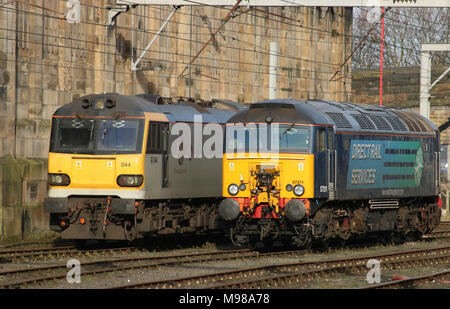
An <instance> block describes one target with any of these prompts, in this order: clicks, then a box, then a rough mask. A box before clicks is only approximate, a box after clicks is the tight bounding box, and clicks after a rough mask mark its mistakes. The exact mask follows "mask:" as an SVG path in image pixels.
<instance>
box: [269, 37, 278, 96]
mask: <svg viewBox="0 0 450 309" xmlns="http://www.w3.org/2000/svg"><path fill="white" fill-rule="evenodd" d="M277 72H278V43H277V42H270V58H269V99H276V98H277Z"/></svg>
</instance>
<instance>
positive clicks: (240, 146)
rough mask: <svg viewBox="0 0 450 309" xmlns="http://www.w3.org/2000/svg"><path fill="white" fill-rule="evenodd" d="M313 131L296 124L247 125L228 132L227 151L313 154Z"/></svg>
mask: <svg viewBox="0 0 450 309" xmlns="http://www.w3.org/2000/svg"><path fill="white" fill-rule="evenodd" d="M311 144H312V143H311V129H310V128H309V127H307V126H300V125H295V124H277V123H275V124H271V125H265V124H262V125H261V124H259V125H258V126H256V124H246V125H245V126H235V128H233V129H231V130H228V129H227V132H226V151H227V152H228V153H233V152H235V151H237V152H240V151H241V152H242V151H245V152H249V151H250V152H253V151H255V150H257V151H258V152H265V151H270V152H285V153H287V152H294V153H310V152H311Z"/></svg>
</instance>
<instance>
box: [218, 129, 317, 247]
mask: <svg viewBox="0 0 450 309" xmlns="http://www.w3.org/2000/svg"><path fill="white" fill-rule="evenodd" d="M229 126H234V125H232V124H230V125H229ZM233 131H235V132H236V133H234V132H233ZM239 134H240V135H241V138H239ZM252 135H253V136H252ZM312 136H313V128H312V126H309V125H305V124H295V123H270V124H264V123H260V124H258V123H254V124H251V123H247V124H246V125H241V126H239V125H238V126H234V128H233V130H231V129H229V130H227V138H226V143H227V147H226V151H227V152H226V153H225V155H224V160H223V196H224V197H225V199H224V200H223V201H222V202H221V204H220V205H219V215H220V217H221V218H222V219H224V220H225V222H228V224H229V226H228V228H229V231H230V236H231V240H232V241H233V242H234V243H236V244H245V243H248V242H250V243H254V242H256V241H259V240H261V241H264V242H266V243H270V242H272V241H273V240H274V239H277V238H280V239H282V240H287V241H294V242H295V243H296V245H298V246H301V245H303V243H306V242H307V241H308V237H307V236H306V235H308V229H309V227H308V225H307V224H305V223H307V216H308V213H309V199H311V198H313V197H314V154H313V153H312ZM252 143H253V146H252V145H251V144H252ZM267 145H270V147H265V146H267ZM239 148H240V149H239ZM252 148H255V149H256V150H257V151H251V149H252ZM263 148H270V149H269V151H260V150H261V149H263Z"/></svg>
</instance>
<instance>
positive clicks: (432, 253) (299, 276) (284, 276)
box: [114, 246, 450, 289]
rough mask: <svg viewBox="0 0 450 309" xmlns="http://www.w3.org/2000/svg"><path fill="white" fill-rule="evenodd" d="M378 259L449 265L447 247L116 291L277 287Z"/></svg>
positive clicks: (391, 263)
mask: <svg viewBox="0 0 450 309" xmlns="http://www.w3.org/2000/svg"><path fill="white" fill-rule="evenodd" d="M370 259H377V260H379V261H380V262H381V263H382V268H385V269H394V268H395V269H397V268H399V267H406V266H408V267H417V266H419V265H421V266H422V265H429V264H430V263H431V264H433V265H434V264H436V263H448V262H450V247H449V246H445V247H438V248H434V249H421V250H411V251H405V252H400V253H390V254H379V255H371V256H362V257H352V258H344V259H332V260H322V261H314V262H297V263H289V264H279V265H269V266H261V267H252V268H243V269H238V270H233V271H224V272H216V273H211V274H206V275H200V276H189V277H183V278H176V279H167V280H160V281H148V282H139V283H133V284H127V285H122V286H116V287H114V288H116V289H129V288H177V289H179V288H216V289H217V288H221V289H236V288H237V289H241V288H252V289H255V288H277V287H288V286H291V285H293V284H300V283H302V282H306V281H309V280H312V279H317V278H320V277H323V276H327V277H328V276H330V275H333V274H336V273H342V272H352V273H354V272H364V273H366V272H367V261H369V260H370Z"/></svg>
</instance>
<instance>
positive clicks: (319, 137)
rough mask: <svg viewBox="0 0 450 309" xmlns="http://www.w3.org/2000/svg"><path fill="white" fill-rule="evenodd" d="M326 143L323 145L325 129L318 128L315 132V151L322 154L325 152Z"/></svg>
mask: <svg viewBox="0 0 450 309" xmlns="http://www.w3.org/2000/svg"><path fill="white" fill-rule="evenodd" d="M326 150H327V147H326V143H325V129H324V128H318V129H317V130H316V151H317V152H322V151H326Z"/></svg>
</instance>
